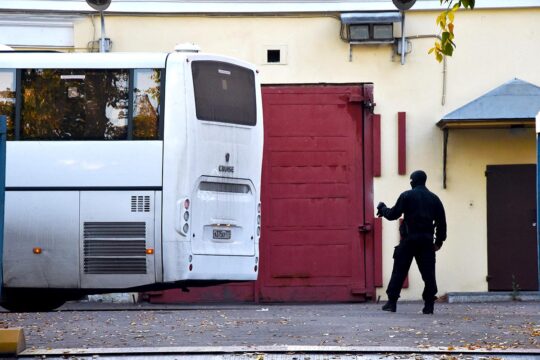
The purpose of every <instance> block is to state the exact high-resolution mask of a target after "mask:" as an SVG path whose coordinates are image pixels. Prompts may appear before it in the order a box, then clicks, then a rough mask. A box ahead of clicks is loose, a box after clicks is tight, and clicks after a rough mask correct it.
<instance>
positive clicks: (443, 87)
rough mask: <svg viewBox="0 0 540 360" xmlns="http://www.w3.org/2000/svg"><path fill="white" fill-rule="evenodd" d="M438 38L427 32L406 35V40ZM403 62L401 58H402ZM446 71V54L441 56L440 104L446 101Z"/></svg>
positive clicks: (438, 37)
mask: <svg viewBox="0 0 540 360" xmlns="http://www.w3.org/2000/svg"><path fill="white" fill-rule="evenodd" d="M430 38H434V39H439V40H441V37H440V36H439V35H436V34H429V35H413V36H407V37H406V40H416V39H430ZM404 42H405V41H402V45H401V46H402V50H401V56H402V57H403V53H404V51H403V49H404V47H403V43H404ZM402 64H403V60H402ZM446 73H447V65H446V56H443V81H442V99H441V105H444V104H445V103H446Z"/></svg>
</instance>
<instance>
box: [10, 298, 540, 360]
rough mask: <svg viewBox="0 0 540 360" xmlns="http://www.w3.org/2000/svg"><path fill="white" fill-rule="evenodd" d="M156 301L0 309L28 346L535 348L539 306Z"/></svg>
mask: <svg viewBox="0 0 540 360" xmlns="http://www.w3.org/2000/svg"><path fill="white" fill-rule="evenodd" d="M381 305H382V304H375V303H347V304H257V305H255V304H216V305H155V304H148V303H142V304H107V303H84V302H83V303H68V304H66V305H65V306H63V307H62V308H60V310H59V311H54V312H48V313H8V312H1V313H0V326H1V327H22V328H23V329H24V333H25V336H26V343H27V347H28V349H30V350H31V349H48V350H54V349H66V348H69V349H87V348H146V347H148V348H150V347H158V348H159V347H161V348H166V347H200V348H204V347H209V346H213V347H250V348H256V347H267V348H268V347H279V346H289V347H291V346H293V347H294V346H296V347H334V348H343V349H346V348H349V349H352V348H359V347H369V348H381V349H383V348H387V349H392V348H398V347H406V348H409V349H418V350H422V349H427V348H432V349H433V348H436V349H442V350H449V351H453V350H460V349H462V350H480V351H512V350H516V351H525V352H527V353H528V354H535V353H536V354H540V303H538V302H503V303H473V304H451V303H440V304H439V303H438V304H436V308H435V314H434V315H424V314H422V313H421V309H422V303H420V302H400V303H398V311H397V312H396V313H388V312H383V311H381V310H380V307H381Z"/></svg>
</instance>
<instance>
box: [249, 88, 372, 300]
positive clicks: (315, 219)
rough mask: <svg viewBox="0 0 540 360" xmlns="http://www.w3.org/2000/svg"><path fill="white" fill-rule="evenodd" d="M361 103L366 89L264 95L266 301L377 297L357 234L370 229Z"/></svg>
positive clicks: (263, 267) (360, 235)
mask: <svg viewBox="0 0 540 360" xmlns="http://www.w3.org/2000/svg"><path fill="white" fill-rule="evenodd" d="M364 98H365V94H364V93H363V89H362V87H361V86H320V85H317V86H277V87H266V88H264V89H263V108H264V119H265V160H264V165H263V192H262V204H263V212H262V213H263V217H262V224H263V226H262V229H263V230H262V237H261V267H260V273H259V277H260V279H259V287H260V294H259V296H260V300H261V301H354V300H363V299H365V295H366V294H367V293H372V292H373V290H372V289H369V288H368V286H367V282H366V272H367V269H366V261H365V256H366V237H367V236H366V234H364V233H360V232H359V231H358V227H359V226H360V225H363V224H365V223H366V219H365V217H366V216H365V213H364V211H365V209H364V184H365V181H364V177H365V174H364V166H363V161H364V160H363V155H364V154H363V150H364V138H363V134H364V123H363V108H362V104H361V100H363V99H364ZM369 134H371V133H369ZM369 142H371V139H370V140H369Z"/></svg>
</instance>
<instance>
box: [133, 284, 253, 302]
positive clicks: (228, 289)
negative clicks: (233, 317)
mask: <svg viewBox="0 0 540 360" xmlns="http://www.w3.org/2000/svg"><path fill="white" fill-rule="evenodd" d="M143 296H144V297H146V298H147V299H148V301H150V302H151V303H155V304H166V303H201V302H204V303H213V302H221V303H223V302H231V303H232V302H234V303H237V302H253V301H254V300H255V299H254V283H253V282H245V283H231V284H226V285H217V286H209V287H202V288H190V289H189V292H183V291H182V290H180V289H173V290H166V291H151V292H147V293H144V294H143Z"/></svg>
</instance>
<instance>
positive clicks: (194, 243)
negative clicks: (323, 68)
mask: <svg viewBox="0 0 540 360" xmlns="http://www.w3.org/2000/svg"><path fill="white" fill-rule="evenodd" d="M0 115H7V117H8V142H7V165H6V203H5V231H4V249H3V250H4V253H3V283H2V286H3V291H2V294H3V299H2V305H3V306H4V307H5V308H7V309H10V310H48V309H54V308H56V307H58V306H60V305H61V304H63V303H64V302H65V301H66V300H70V299H76V298H80V297H81V296H83V295H85V294H96V293H104V292H119V291H126V290H129V291H144V290H156V289H166V288H173V287H182V288H186V287H190V286H206V285H210V284H216V283H222V282H227V281H246V280H255V279H256V278H257V274H258V261H259V249H258V247H259V246H258V245H259V236H260V211H261V206H260V184H261V166H262V146H263V124H262V110H261V92H260V82H259V77H258V74H257V70H256V69H255V68H254V67H253V66H252V65H250V64H248V63H245V62H242V61H239V60H235V59H232V58H228V57H223V56H216V55H211V54H202V53H195V52H182V51H175V52H172V53H163V54H148V53H100V54H82V53H72V54H68V53H19V52H3V53H0Z"/></svg>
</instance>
